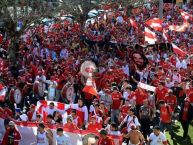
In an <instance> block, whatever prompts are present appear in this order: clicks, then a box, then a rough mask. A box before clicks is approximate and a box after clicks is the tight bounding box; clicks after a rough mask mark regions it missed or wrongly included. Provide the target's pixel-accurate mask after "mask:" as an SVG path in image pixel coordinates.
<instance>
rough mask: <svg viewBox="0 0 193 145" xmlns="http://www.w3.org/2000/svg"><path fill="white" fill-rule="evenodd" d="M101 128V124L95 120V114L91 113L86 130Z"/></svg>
mask: <svg viewBox="0 0 193 145" xmlns="http://www.w3.org/2000/svg"><path fill="white" fill-rule="evenodd" d="M101 128H102V124H101V123H98V122H97V116H95V115H93V116H92V117H91V119H90V122H89V123H88V127H87V130H93V131H98V130H100V129H101Z"/></svg>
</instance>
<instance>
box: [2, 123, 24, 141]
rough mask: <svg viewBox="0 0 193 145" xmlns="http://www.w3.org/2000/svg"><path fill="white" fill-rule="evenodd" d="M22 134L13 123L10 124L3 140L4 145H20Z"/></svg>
mask: <svg viewBox="0 0 193 145" xmlns="http://www.w3.org/2000/svg"><path fill="white" fill-rule="evenodd" d="M20 140H21V134H20V133H19V131H18V130H17V129H16V127H15V123H14V122H13V121H10V122H9V127H8V128H7V129H6V132H5V135H4V137H3V140H2V143H1V144H2V145H19V142H20Z"/></svg>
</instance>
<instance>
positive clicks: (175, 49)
mask: <svg viewBox="0 0 193 145" xmlns="http://www.w3.org/2000/svg"><path fill="white" fill-rule="evenodd" d="M172 48H173V51H174V53H176V54H178V55H179V56H181V57H184V56H186V54H187V53H186V52H185V51H183V50H182V49H180V48H179V47H178V46H176V45H175V44H174V43H172Z"/></svg>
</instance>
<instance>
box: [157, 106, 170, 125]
mask: <svg viewBox="0 0 193 145" xmlns="http://www.w3.org/2000/svg"><path fill="white" fill-rule="evenodd" d="M171 112H172V109H171V107H170V106H161V108H160V120H161V121H162V122H163V123H170V122H171V115H170V113H171Z"/></svg>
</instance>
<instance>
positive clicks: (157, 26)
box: [145, 18, 163, 32]
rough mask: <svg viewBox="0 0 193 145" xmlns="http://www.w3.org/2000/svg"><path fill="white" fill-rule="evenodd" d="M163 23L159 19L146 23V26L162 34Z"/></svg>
mask: <svg viewBox="0 0 193 145" xmlns="http://www.w3.org/2000/svg"><path fill="white" fill-rule="evenodd" d="M162 23H163V21H162V20H161V19H159V18H153V19H150V20H148V21H146V22H145V24H146V25H148V26H149V27H151V28H153V29H154V30H156V31H160V32H161V31H162Z"/></svg>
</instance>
